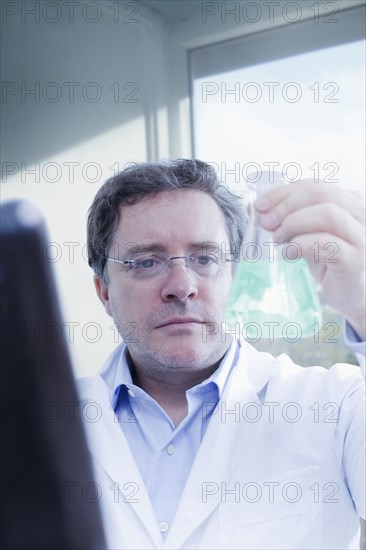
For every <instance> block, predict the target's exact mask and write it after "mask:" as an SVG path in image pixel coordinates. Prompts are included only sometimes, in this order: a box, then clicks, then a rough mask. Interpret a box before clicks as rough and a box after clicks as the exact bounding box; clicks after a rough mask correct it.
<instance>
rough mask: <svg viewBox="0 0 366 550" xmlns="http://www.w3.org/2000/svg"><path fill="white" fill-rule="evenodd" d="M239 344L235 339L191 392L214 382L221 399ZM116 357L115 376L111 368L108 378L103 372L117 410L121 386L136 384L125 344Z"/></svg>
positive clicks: (206, 387) (202, 388)
mask: <svg viewBox="0 0 366 550" xmlns="http://www.w3.org/2000/svg"><path fill="white" fill-rule="evenodd" d="M239 346H240V344H239V343H238V342H235V341H233V342H232V344H231V345H230V347H229V349H228V350H227V352H226V353H225V355H224V357H223V358H222V360H221V362H220V365H219V367H218V368H217V369H216V370H215V372H213V373H212V374H211V376H210V377H209V378H207V379H206V380H204V381H203V382H201V383H200V384H198V385H197V386H194V387H193V388H190V390H188V391H189V392H190V393H198V392H200V393H201V392H202V393H203V392H205V391H206V390H208V389H210V388H212V385H213V384H214V385H215V386H216V388H217V392H218V397H219V399H221V396H222V394H223V391H224V388H225V386H226V383H227V380H228V377H229V374H230V372H231V369H232V368H233V366H234V364H235V363H236V360H237V357H238V354H239ZM115 358H116V359H117V365H116V368H115V369H113V370H114V374H115V376H113V374H112V372H111V371H110V370H109V372H108V379H106V374H107V372H104V373H102V376H103V374H104V376H103V378H105V381H106V383H107V385H108V387H109V390H110V402H111V404H112V407H113V409H114V410H116V407H117V403H118V397H119V392H120V389H121V387H122V386H126V387H127V388H128V389H131V388H132V387H134V388H136V386H134V383H133V380H132V376H131V371H130V361H131V360H130V358H129V352H128V348H127V346H123V348H122V351H121V353H119V354H118V356H115ZM141 391H142V390H141Z"/></svg>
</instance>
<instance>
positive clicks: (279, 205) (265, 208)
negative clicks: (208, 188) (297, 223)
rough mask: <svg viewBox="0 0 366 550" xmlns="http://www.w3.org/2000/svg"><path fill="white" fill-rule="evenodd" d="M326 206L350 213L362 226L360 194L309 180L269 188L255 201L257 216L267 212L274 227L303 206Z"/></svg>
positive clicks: (362, 197) (361, 199) (356, 191)
mask: <svg viewBox="0 0 366 550" xmlns="http://www.w3.org/2000/svg"><path fill="white" fill-rule="evenodd" d="M329 203H333V204H336V205H338V206H340V207H341V208H343V209H344V210H347V211H349V212H351V213H352V215H353V216H354V217H355V218H356V219H357V220H358V221H360V222H361V223H364V222H365V208H364V195H363V194H362V193H361V192H360V191H358V190H353V189H352V190H350V189H344V188H341V187H338V186H336V185H331V184H327V183H314V182H313V181H311V180H302V181H299V182H295V183H290V184H288V185H283V186H281V187H278V188H276V189H272V190H271V191H269V192H267V193H265V194H264V195H261V196H260V197H259V198H258V199H257V200H256V202H255V208H256V209H257V211H258V212H260V213H270V216H271V223H272V225H273V226H275V224H276V223H277V225H279V224H280V223H281V222H282V220H283V219H284V218H285V217H286V216H288V215H289V214H291V213H293V212H296V211H298V210H301V209H302V208H304V207H306V206H310V205H315V204H329Z"/></svg>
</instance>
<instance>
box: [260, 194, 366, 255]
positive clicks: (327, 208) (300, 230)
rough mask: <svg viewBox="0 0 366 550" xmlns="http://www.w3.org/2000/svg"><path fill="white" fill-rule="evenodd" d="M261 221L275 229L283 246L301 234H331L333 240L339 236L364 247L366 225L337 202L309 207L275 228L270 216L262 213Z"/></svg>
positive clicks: (275, 236) (275, 235)
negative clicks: (365, 228)
mask: <svg viewBox="0 0 366 550" xmlns="http://www.w3.org/2000/svg"><path fill="white" fill-rule="evenodd" d="M266 218H269V220H268V219H266ZM259 222H260V224H261V225H262V226H263V227H264V228H265V229H269V230H271V231H273V230H274V235H273V238H274V240H275V241H276V242H280V243H284V242H287V241H290V240H292V239H296V237H298V236H299V235H306V234H309V233H328V234H330V235H331V236H332V238H334V237H339V238H341V239H343V240H345V241H347V242H348V243H350V244H351V245H356V244H357V243H358V246H359V247H361V246H362V242H363V235H364V232H365V230H364V226H363V225H362V224H361V223H360V222H359V221H357V220H356V219H355V218H354V217H353V216H352V214H350V213H349V212H348V211H346V210H344V209H343V208H341V207H339V206H338V205H336V204H333V203H328V204H327V203H323V204H317V205H312V206H308V207H305V208H303V209H302V210H299V211H297V212H294V213H292V214H290V215H288V216H287V217H286V218H285V219H284V220H283V222H282V223H281V224H279V225H277V226H275V227H274V226H273V224H272V218H271V215H270V214H261V215H260V216H259Z"/></svg>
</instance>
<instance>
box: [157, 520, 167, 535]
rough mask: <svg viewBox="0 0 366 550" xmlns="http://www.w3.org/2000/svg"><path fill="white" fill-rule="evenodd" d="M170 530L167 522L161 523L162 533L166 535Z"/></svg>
mask: <svg viewBox="0 0 366 550" xmlns="http://www.w3.org/2000/svg"><path fill="white" fill-rule="evenodd" d="M168 529H169V525H168V524H167V522H166V521H161V522H160V523H159V530H160V533H166V532H167V530H168Z"/></svg>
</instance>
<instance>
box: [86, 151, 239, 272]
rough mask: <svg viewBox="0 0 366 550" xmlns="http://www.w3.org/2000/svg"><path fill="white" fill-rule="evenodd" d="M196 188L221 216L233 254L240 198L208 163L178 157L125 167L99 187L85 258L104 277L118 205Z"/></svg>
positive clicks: (88, 229) (119, 212)
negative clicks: (210, 201)
mask: <svg viewBox="0 0 366 550" xmlns="http://www.w3.org/2000/svg"><path fill="white" fill-rule="evenodd" d="M182 189H187V190H197V191H203V192H204V193H207V194H208V195H209V196H210V197H212V199H213V200H214V201H215V202H216V204H217V206H218V207H219V208H220V210H221V212H222V213H223V215H224V219H225V225H226V231H227V234H228V237H229V242H230V248H231V252H232V253H234V254H235V255H236V256H237V257H238V256H239V252H240V249H241V246H242V243H243V239H244V231H245V226H246V220H245V215H244V210H243V207H242V206H241V203H240V197H238V196H236V195H234V194H233V193H232V192H231V191H230V190H229V188H228V187H227V186H226V185H224V184H223V183H221V182H220V181H219V180H218V178H217V175H216V172H215V170H214V168H213V167H212V166H210V165H209V164H207V163H205V162H202V161H200V160H188V159H178V160H170V161H164V162H156V163H140V164H134V165H130V166H128V168H126V169H124V170H123V171H122V172H120V173H119V174H116V175H115V176H113V177H112V178H110V179H108V180H107V181H106V182H105V183H104V185H103V186H102V187H101V188H100V189H99V191H98V193H97V194H96V196H95V198H94V201H93V203H92V205H91V207H90V209H89V212H88V222H87V245H88V261H89V265H90V266H91V267H92V268H93V270H94V272H95V274H96V275H97V276H99V277H101V278H102V279H103V280H105V278H104V270H105V265H106V257H107V256H108V251H109V248H110V246H111V244H112V241H113V235H114V233H115V231H116V229H117V226H118V223H119V221H120V216H121V209H120V207H121V206H126V205H132V204H136V203H138V202H140V201H142V200H143V199H145V198H147V197H152V196H156V195H157V194H158V193H162V192H164V191H177V190H182Z"/></svg>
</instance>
